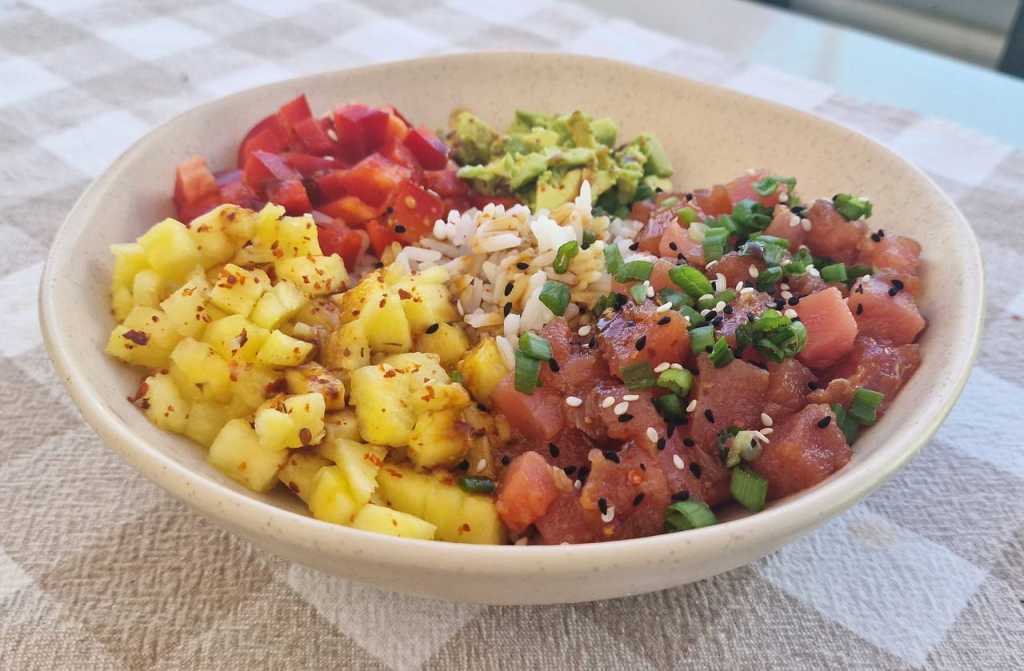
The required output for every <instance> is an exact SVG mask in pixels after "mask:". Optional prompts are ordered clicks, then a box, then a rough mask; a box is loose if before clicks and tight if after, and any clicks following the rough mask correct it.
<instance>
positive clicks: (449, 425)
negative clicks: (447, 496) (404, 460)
mask: <svg viewBox="0 0 1024 671" xmlns="http://www.w3.org/2000/svg"><path fill="white" fill-rule="evenodd" d="M469 439H470V431H469V425H467V424H466V423H465V422H463V421H462V418H461V417H460V413H459V411H458V410H456V409H451V408H450V409H448V410H441V411H440V412H428V413H426V414H423V415H420V416H419V418H418V419H417V420H416V426H415V427H413V430H412V433H411V434H410V435H409V458H410V459H412V462H413V463H414V464H416V465H417V466H420V467H422V468H431V467H433V466H441V465H451V464H455V463H457V462H458V461H459V460H461V459H462V457H464V456H465V455H466V452H467V451H468V450H469Z"/></svg>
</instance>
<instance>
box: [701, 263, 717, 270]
mask: <svg viewBox="0 0 1024 671" xmlns="http://www.w3.org/2000/svg"><path fill="white" fill-rule="evenodd" d="M717 265H718V261H708V263H707V264H706V265H705V266H704V269H705V270H712V269H713V268H714V267H715V266H717Z"/></svg>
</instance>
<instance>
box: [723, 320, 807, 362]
mask: <svg viewBox="0 0 1024 671" xmlns="http://www.w3.org/2000/svg"><path fill="white" fill-rule="evenodd" d="M806 344H807V328H806V327H805V326H804V325H803V324H802V323H801V322H799V321H794V320H791V319H790V318H789V317H787V316H786V315H784V314H782V313H781V312H779V311H778V310H774V309H770V308H769V309H767V310H765V311H764V312H762V313H761V315H760V316H759V317H758V318H757V319H755V320H754V321H750V322H746V323H744V324H741V325H740V327H739V328H738V329H736V350H737V351H740V352H742V351H743V350H744V349H746V348H747V346H748V345H753V346H754V348H755V349H756V350H757V351H758V352H760V353H761V354H762V355H763V356H765V357H766V358H768V359H771V360H772V361H775V362H776V363H781V362H782V361H783V360H785V359H787V358H792V357H794V356H796V355H797V354H799V353H800V352H801V351H803V348H804V346H805V345H806Z"/></svg>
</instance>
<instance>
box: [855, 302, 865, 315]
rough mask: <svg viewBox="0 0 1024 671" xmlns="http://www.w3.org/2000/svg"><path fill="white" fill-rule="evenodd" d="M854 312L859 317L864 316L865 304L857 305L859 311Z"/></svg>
mask: <svg viewBox="0 0 1024 671" xmlns="http://www.w3.org/2000/svg"><path fill="white" fill-rule="evenodd" d="M854 312H856V313H857V314H859V315H862V314H864V304H863V303H857V309H856V310H854Z"/></svg>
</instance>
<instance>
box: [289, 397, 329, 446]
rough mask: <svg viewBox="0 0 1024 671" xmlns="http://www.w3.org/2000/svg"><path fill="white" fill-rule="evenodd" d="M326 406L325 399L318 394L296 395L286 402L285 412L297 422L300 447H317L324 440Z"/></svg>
mask: <svg viewBox="0 0 1024 671" xmlns="http://www.w3.org/2000/svg"><path fill="white" fill-rule="evenodd" d="M325 405H326V404H325V403H324V397H323V396H322V395H321V394H318V393H316V392H311V393H307V394H296V395H295V396H289V397H288V398H286V399H285V400H284V407H285V411H286V412H287V413H288V415H289V416H290V417H291V418H292V421H293V422H295V427H296V429H297V431H298V436H299V440H300V443H299V444H300V445H316V444H317V443H319V442H320V441H321V440H323V439H324V414H325ZM307 432H308V433H307Z"/></svg>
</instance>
